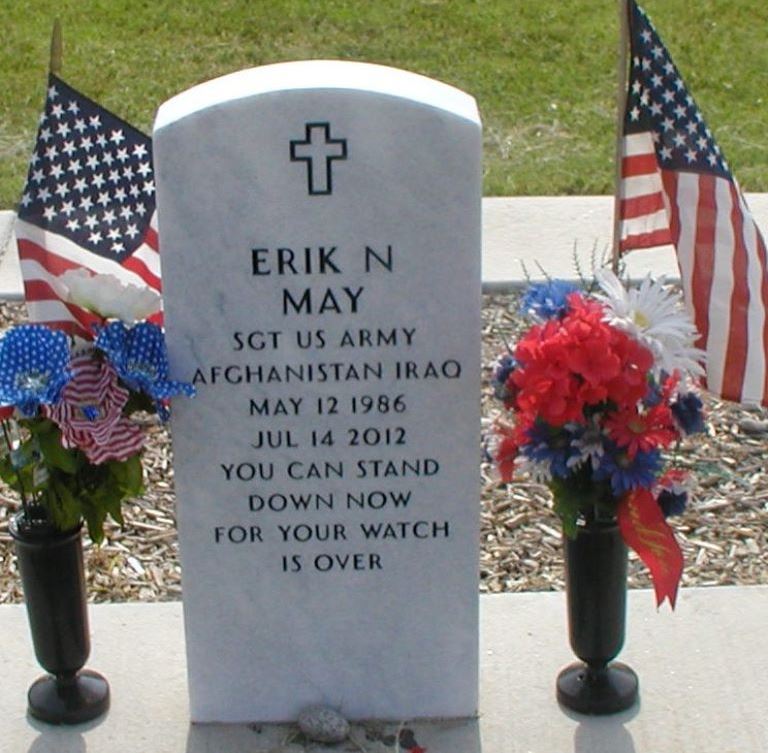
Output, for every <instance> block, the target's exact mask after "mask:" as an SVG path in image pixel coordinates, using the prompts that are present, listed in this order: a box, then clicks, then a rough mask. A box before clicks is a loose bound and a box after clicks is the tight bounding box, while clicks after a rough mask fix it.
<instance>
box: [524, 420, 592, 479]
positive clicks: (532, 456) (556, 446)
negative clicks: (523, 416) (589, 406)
mask: <svg viewBox="0 0 768 753" xmlns="http://www.w3.org/2000/svg"><path fill="white" fill-rule="evenodd" d="M525 434H526V436H527V437H528V439H529V440H530V442H527V443H526V444H524V445H523V446H522V447H521V448H520V453H521V454H522V455H523V456H525V457H527V458H528V459H529V460H534V461H536V462H537V463H545V464H548V465H549V470H550V473H551V474H552V475H553V476H555V477H556V478H565V477H566V476H570V475H571V473H572V468H571V467H570V465H569V464H568V461H569V460H571V459H573V458H578V456H579V454H580V453H579V449H578V448H577V447H574V446H573V444H572V443H571V440H572V436H571V435H570V434H569V433H568V432H567V431H563V430H562V429H554V428H552V427H551V426H549V425H548V424H546V423H544V422H543V421H537V422H536V423H535V424H534V425H533V426H532V427H531V428H530V429H528V430H527V431H526V432H525Z"/></svg>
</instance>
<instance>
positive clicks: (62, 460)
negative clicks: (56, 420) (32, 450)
mask: <svg viewBox="0 0 768 753" xmlns="http://www.w3.org/2000/svg"><path fill="white" fill-rule="evenodd" d="M36 439H37V443H38V446H39V447H40V452H41V453H42V455H43V457H44V458H45V462H46V464H48V465H49V466H51V467H53V468H59V469H60V470H62V471H64V472H65V473H70V474H73V473H76V472H77V467H78V458H77V450H74V449H71V450H68V449H66V448H65V447H64V445H62V443H61V432H60V431H59V429H58V428H55V427H54V428H53V429H52V430H50V431H41V432H36Z"/></svg>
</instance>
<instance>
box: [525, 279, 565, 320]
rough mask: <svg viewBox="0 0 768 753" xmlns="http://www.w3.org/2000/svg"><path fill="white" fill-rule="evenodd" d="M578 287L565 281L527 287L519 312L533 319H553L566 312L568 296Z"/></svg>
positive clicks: (540, 283) (549, 281) (534, 284)
mask: <svg viewBox="0 0 768 753" xmlns="http://www.w3.org/2000/svg"><path fill="white" fill-rule="evenodd" d="M578 289H579V288H578V286H577V285H574V283H572V282H566V281H565V280H547V281H546V282H535V283H533V284H532V285H530V286H529V288H528V290H526V292H525V295H524V296H523V301H522V303H521V304H520V311H521V312H522V313H523V314H525V315H527V316H532V317H533V318H535V319H554V318H559V317H562V316H565V314H566V313H567V312H568V296H569V295H570V294H571V293H575V292H576V291H577V290H578Z"/></svg>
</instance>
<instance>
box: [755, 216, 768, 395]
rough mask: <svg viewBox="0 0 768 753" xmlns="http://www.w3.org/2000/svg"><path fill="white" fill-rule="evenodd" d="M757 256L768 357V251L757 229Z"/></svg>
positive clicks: (766, 391)
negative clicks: (767, 251)
mask: <svg viewBox="0 0 768 753" xmlns="http://www.w3.org/2000/svg"><path fill="white" fill-rule="evenodd" d="M757 258H758V263H759V265H760V279H761V281H762V282H761V284H760V299H761V300H760V303H761V304H762V307H763V312H764V313H765V317H766V318H765V321H764V322H763V332H762V344H763V354H764V356H765V358H766V359H768V253H766V248H765V241H764V240H763V236H762V233H760V231H759V230H758V231H757ZM756 339H757V338H756ZM762 404H763V405H768V363H766V364H765V369H764V371H763V399H762Z"/></svg>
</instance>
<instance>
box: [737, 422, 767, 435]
mask: <svg viewBox="0 0 768 753" xmlns="http://www.w3.org/2000/svg"><path fill="white" fill-rule="evenodd" d="M739 429H741V431H743V432H744V433H745V434H768V421H756V420H755V419H753V418H744V419H742V420H741V421H739Z"/></svg>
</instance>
